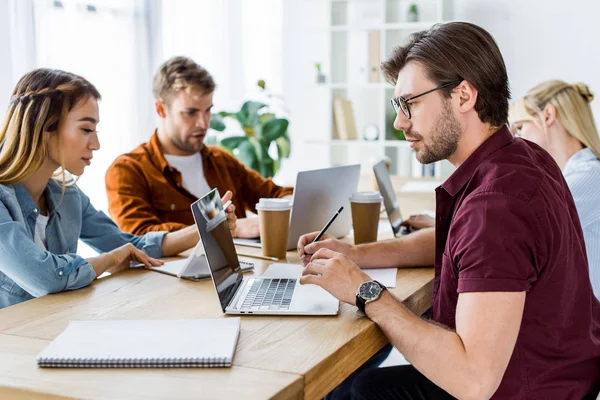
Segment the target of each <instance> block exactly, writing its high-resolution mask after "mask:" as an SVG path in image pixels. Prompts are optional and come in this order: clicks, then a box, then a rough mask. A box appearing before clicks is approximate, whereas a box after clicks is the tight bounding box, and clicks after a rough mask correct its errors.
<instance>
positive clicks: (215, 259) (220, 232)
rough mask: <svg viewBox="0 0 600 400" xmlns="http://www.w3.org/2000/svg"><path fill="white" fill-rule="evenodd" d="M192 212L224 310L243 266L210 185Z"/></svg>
mask: <svg viewBox="0 0 600 400" xmlns="http://www.w3.org/2000/svg"><path fill="white" fill-rule="evenodd" d="M192 213H193V214H194V220H195V221H196V226H197V227H198V233H200V238H201V239H202V245H203V246H204V252H205V254H206V260H207V261H208V266H209V269H210V274H211V277H212V280H213V283H214V284H215V288H216V289H217V293H218V295H219V300H220V301H221V307H222V308H223V311H225V308H226V307H227V305H228V304H229V303H230V302H231V299H233V297H234V295H235V292H236V290H237V288H238V286H239V285H240V283H241V282H242V269H241V268H240V263H239V260H238V256H237V253H236V251H235V245H234V244H233V238H232V237H231V232H230V231H229V225H228V223H227V217H226V216H225V211H224V210H223V204H222V203H221V197H220V195H219V191H218V190H217V189H213V190H211V191H210V192H208V194H206V195H205V196H204V197H201V198H200V199H198V201H196V202H195V203H194V204H192Z"/></svg>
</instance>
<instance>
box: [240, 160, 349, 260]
mask: <svg viewBox="0 0 600 400" xmlns="http://www.w3.org/2000/svg"><path fill="white" fill-rule="evenodd" d="M359 177H360V165H347V166H343V167H334V168H325V169H315V170H311V171H301V172H298V177H297V178H296V188H295V189H294V201H293V208H292V213H291V217H290V231H289V234H288V247H287V248H288V250H293V249H295V248H296V246H297V245H298V239H300V236H302V235H304V234H306V233H309V232H315V231H318V230H320V229H321V228H323V225H325V223H327V221H328V220H329V218H331V216H332V215H333V214H335V212H336V211H337V210H338V209H339V208H340V207H341V206H344V209H346V210H348V212H344V213H341V214H340V215H339V217H338V218H337V219H336V220H335V222H334V223H333V224H332V225H331V226H330V227H329V229H328V230H327V233H328V234H329V235H331V236H334V237H337V238H342V237H345V236H347V235H348V234H349V233H350V228H351V227H352V216H351V213H350V212H349V211H350V200H349V199H350V196H352V193H354V192H356V191H357V189H358V179H359ZM233 241H234V243H235V244H237V245H241V246H252V247H261V244H260V240H259V239H240V238H235V239H234V240H233Z"/></svg>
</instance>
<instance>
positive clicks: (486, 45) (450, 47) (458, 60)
mask: <svg viewBox="0 0 600 400" xmlns="http://www.w3.org/2000/svg"><path fill="white" fill-rule="evenodd" d="M411 61H414V62H418V63H420V64H421V65H423V67H424V68H425V74H426V76H427V78H428V79H430V80H432V81H433V82H435V83H436V84H437V85H443V84H446V83H450V82H452V81H456V80H466V81H468V82H469V83H470V84H471V85H472V86H473V87H474V88H475V89H477V92H478V94H477V101H476V103H475V110H476V111H477V114H478V115H479V119H481V121H483V122H487V123H489V124H491V125H492V126H497V127H499V126H502V125H504V124H505V123H506V122H507V120H508V100H509V99H510V89H509V87H508V75H507V73H506V66H505V65H504V60H503V59H502V54H501V53H500V49H499V48H498V45H497V44H496V42H495V41H494V38H493V37H492V35H490V34H489V33H488V32H487V31H486V30H485V29H483V28H480V27H479V26H477V25H474V24H470V23H468V22H448V23H445V24H437V25H434V26H433V27H432V28H431V29H429V30H427V31H421V32H415V33H413V34H412V35H411V36H410V37H409V41H408V44H406V45H405V46H398V47H396V48H394V50H393V51H392V54H391V55H390V57H389V58H388V59H387V60H386V61H384V62H382V63H381V71H382V73H383V75H384V77H385V79H386V80H387V81H388V82H390V83H392V84H394V85H395V84H396V81H397V80H398V73H399V72H400V70H401V69H402V68H404V66H405V65H406V64H407V63H408V62H411ZM451 92H452V87H449V88H446V89H442V93H443V94H444V96H446V97H449V96H450V93H451Z"/></svg>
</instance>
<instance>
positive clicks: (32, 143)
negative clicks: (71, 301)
mask: <svg viewBox="0 0 600 400" xmlns="http://www.w3.org/2000/svg"><path fill="white" fill-rule="evenodd" d="M99 99H100V93H98V90H96V88H95V87H94V85H92V84H91V83H90V82H88V81H87V80H85V79H84V78H82V77H80V76H77V75H74V74H71V73H68V72H64V71H59V70H53V69H36V70H34V71H32V72H30V73H28V74H26V75H25V76H23V77H22V78H21V80H20V81H19V82H18V83H17V86H16V88H15V90H14V91H13V95H12V97H11V102H10V105H9V107H8V111H7V114H6V118H5V120H4V123H3V125H2V126H0V232H2V234H1V235H0V308H3V307H7V306H10V305H13V304H17V303H20V302H23V301H25V300H29V299H32V298H34V297H38V296H43V295H46V294H50V293H57V292H61V291H65V290H73V289H78V288H81V287H84V286H87V285H88V284H90V283H91V282H92V281H93V280H94V279H95V278H96V277H97V276H99V275H100V274H102V273H103V272H110V273H115V272H118V271H121V270H124V269H127V268H129V266H130V263H131V262H135V261H138V262H141V263H143V264H144V265H145V266H146V267H151V266H159V265H161V264H162V262H161V261H159V260H157V258H158V257H162V256H171V255H176V254H179V253H180V252H182V251H184V250H186V249H188V248H191V247H193V246H195V245H196V243H197V241H198V233H197V231H196V229H195V227H189V228H187V229H183V230H181V231H178V232H173V233H167V232H150V233H148V234H146V235H144V236H134V235H131V234H127V233H123V232H122V231H121V230H120V229H119V228H118V227H117V226H116V225H115V224H114V223H113V221H112V220H111V219H110V218H109V217H108V216H106V214H104V213H103V212H100V211H98V210H96V209H95V208H94V207H93V206H92V204H91V203H90V199H89V198H88V197H87V196H86V195H85V194H84V193H83V192H82V191H81V190H80V189H79V188H78V187H77V186H76V185H75V180H76V179H74V178H73V177H74V176H75V177H76V176H79V175H81V174H82V173H83V171H84V169H85V167H87V166H89V165H90V163H91V160H92V155H93V153H94V151H97V150H98V149H99V148H100V143H99V141H98V133H97V132H96V126H97V124H98V122H99V120H100V118H99V113H98V100H99ZM230 197H231V193H230V192H228V193H226V194H225V196H224V198H223V200H224V202H225V201H227V200H229V198H230ZM227 216H228V219H229V224H230V228H231V229H235V214H234V210H233V207H231V208H229V209H228V210H227ZM79 239H81V240H83V241H84V242H86V243H87V244H88V245H90V246H91V247H92V248H94V249H95V250H97V251H98V252H100V253H101V254H100V255H99V256H97V257H93V258H89V259H83V258H82V257H80V256H78V255H77V254H76V252H77V241H78V240H79Z"/></svg>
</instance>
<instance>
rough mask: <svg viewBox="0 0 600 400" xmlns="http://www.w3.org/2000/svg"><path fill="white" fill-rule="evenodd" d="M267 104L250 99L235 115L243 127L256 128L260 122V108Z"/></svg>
mask: <svg viewBox="0 0 600 400" xmlns="http://www.w3.org/2000/svg"><path fill="white" fill-rule="evenodd" d="M266 106H267V105H266V104H265V103H260V102H258V101H250V100H249V101H247V102H245V103H244V104H243V105H242V108H241V109H240V111H238V112H237V113H236V115H235V117H236V119H237V120H238V121H239V123H240V125H242V127H243V128H254V126H255V125H256V124H258V110H260V109H261V108H263V107H266Z"/></svg>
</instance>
